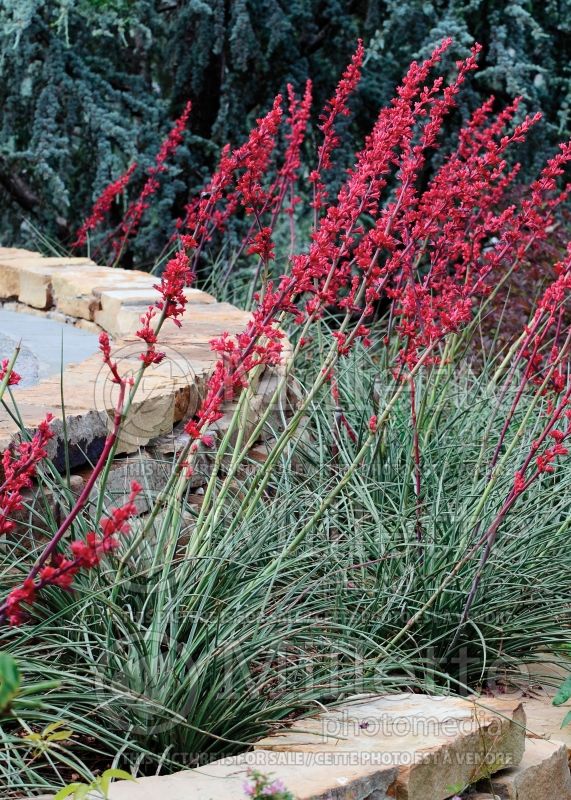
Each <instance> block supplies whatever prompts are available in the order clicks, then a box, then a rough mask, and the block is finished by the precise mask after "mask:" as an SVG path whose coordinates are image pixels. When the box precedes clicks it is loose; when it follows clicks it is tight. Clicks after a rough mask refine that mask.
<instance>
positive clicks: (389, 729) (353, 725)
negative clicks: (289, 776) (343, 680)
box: [257, 693, 525, 800]
mask: <svg viewBox="0 0 571 800" xmlns="http://www.w3.org/2000/svg"><path fill="white" fill-rule="evenodd" d="M524 727H525V715H524V712H523V709H522V705H521V703H520V702H519V701H512V700H502V699H497V698H486V699H485V701H483V700H477V701H476V700H472V699H461V698H453V697H430V696H425V695H416V694H406V693H405V694H398V695H386V696H383V697H376V698H370V699H362V700H358V701H355V702H354V703H351V704H346V705H344V706H342V707H340V708H337V709H332V710H329V711H327V712H324V713H323V714H319V715H317V716H315V717H311V718H308V719H303V720H299V721H298V722H296V723H294V725H292V726H291V727H290V728H288V729H286V730H284V731H283V733H280V734H276V735H274V736H271V737H268V738H266V739H263V740H262V741H261V742H259V743H258V745H257V747H260V748H262V749H272V750H274V751H286V752H301V753H331V754H343V753H351V752H360V753H372V752H377V753H383V754H384V756H385V758H386V759H387V763H389V764H392V765H394V766H398V767H399V772H398V778H397V780H396V782H395V784H394V786H392V787H391V791H390V792H389V794H391V792H392V795H391V796H393V797H395V798H397V800H444V799H445V798H447V797H449V796H451V795H452V794H454V792H456V791H460V790H462V789H463V788H464V787H466V786H468V785H470V784H471V783H474V782H475V781H477V780H478V779H480V778H482V777H483V776H485V775H488V774H490V773H493V772H496V771H497V770H498V769H499V768H500V767H506V766H512V765H517V764H518V763H519V762H520V760H521V758H522V756H523V750H524V739H525V736H524Z"/></svg>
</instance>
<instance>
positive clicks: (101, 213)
mask: <svg viewBox="0 0 571 800" xmlns="http://www.w3.org/2000/svg"><path fill="white" fill-rule="evenodd" d="M136 169H137V164H136V163H133V164H131V166H130V167H129V169H128V170H127V171H126V172H124V173H123V175H121V176H120V177H119V178H117V180H116V181H113V183H110V184H109V186H107V187H106V188H105V189H104V190H103V192H102V193H101V195H100V196H99V197H98V198H97V200H96V201H95V203H94V205H93V208H92V210H91V214H90V215H89V216H88V217H87V219H86V220H85V222H84V223H83V225H82V226H81V228H80V229H79V230H78V231H77V234H76V238H75V241H74V242H73V244H72V245H71V246H72V247H73V248H74V249H76V248H79V247H83V246H84V245H85V243H86V242H87V236H88V234H89V232H90V231H93V230H95V229H96V228H97V227H98V226H99V225H101V223H102V222H103V220H104V219H105V216H106V215H107V214H108V213H109V211H110V210H111V207H112V205H113V203H114V202H115V200H116V199H117V198H118V197H119V195H120V194H122V193H123V192H124V191H125V189H126V188H127V186H128V184H129V181H130V180H131V176H132V175H133V173H134V171H135V170H136Z"/></svg>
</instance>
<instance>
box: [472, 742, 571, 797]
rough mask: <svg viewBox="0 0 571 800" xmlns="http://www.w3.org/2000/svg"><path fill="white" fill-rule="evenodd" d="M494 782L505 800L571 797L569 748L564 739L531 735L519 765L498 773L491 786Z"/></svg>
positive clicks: (500, 795) (492, 779)
mask: <svg viewBox="0 0 571 800" xmlns="http://www.w3.org/2000/svg"><path fill="white" fill-rule="evenodd" d="M490 782H491V785H492V787H493V790H494V793H495V794H496V795H497V796H498V797H500V798H501V800H548V799H549V800H550V799H551V798H553V800H555V798H557V800H571V772H570V771H569V764H568V759H567V747H566V746H565V745H564V744H563V743H562V742H556V741H549V740H546V739H532V738H528V739H527V740H526V747H525V752H524V755H523V758H522V760H521V762H520V763H519V764H518V766H517V767H512V768H511V769H507V770H502V771H500V772H498V773H497V774H496V775H494V776H493V777H492V778H491V779H490V781H486V784H487V786H489V784H490ZM481 788H482V789H484V787H483V786H482V787H481Z"/></svg>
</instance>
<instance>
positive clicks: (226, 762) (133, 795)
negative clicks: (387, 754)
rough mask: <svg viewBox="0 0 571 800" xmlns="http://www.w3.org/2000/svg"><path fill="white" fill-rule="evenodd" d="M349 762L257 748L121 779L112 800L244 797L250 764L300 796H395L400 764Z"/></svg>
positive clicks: (383, 799)
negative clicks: (154, 774) (280, 755)
mask: <svg viewBox="0 0 571 800" xmlns="http://www.w3.org/2000/svg"><path fill="white" fill-rule="evenodd" d="M346 762H347V763H345V764H343V763H339V764H334V763H324V764H319V763H316V761H315V760H314V759H313V760H312V759H309V758H307V757H303V756H302V757H300V755H299V754H296V756H295V757H293V755H290V756H289V759H288V758H285V757H284V758H281V759H280V760H278V759H276V757H275V754H274V753H270V752H265V751H255V752H254V753H247V754H244V755H241V756H234V757H233V758H227V759H223V760H220V761H216V762H214V763H213V764H209V765H208V766H203V767H198V768H196V769H193V770H184V771H182V772H177V773H175V774H174V775H169V776H165V777H153V778H141V779H138V780H137V782H136V783H134V782H131V781H118V782H116V783H114V784H112V786H111V789H110V792H109V800H159V798H160V799H161V800H190V798H192V800H244V798H245V797H246V795H245V793H244V789H243V784H244V782H245V781H246V780H247V777H248V769H249V768H254V769H257V770H259V771H260V772H263V773H264V774H266V775H271V776H272V777H275V778H280V779H281V780H283V782H284V783H285V785H286V787H287V788H288V789H289V790H290V791H291V792H292V793H293V795H294V796H295V797H296V800H390V797H391V795H390V794H387V792H388V791H390V786H391V785H392V783H393V782H394V779H395V776H396V771H397V770H396V768H395V767H390V766H382V765H375V764H366V763H361V764H358V763H354V764H350V763H349V759H347V760H346Z"/></svg>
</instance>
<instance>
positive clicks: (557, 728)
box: [523, 694, 571, 756]
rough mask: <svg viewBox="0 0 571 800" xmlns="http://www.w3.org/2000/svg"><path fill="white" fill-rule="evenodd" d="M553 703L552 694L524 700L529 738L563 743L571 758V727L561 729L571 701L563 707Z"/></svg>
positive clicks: (570, 707)
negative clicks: (531, 736) (530, 736)
mask: <svg viewBox="0 0 571 800" xmlns="http://www.w3.org/2000/svg"><path fill="white" fill-rule="evenodd" d="M551 701H552V697H551V695H550V694H544V695H543V696H539V697H534V698H524V699H523V707H524V710H525V715H526V719H527V729H528V736H529V735H533V736H534V737H537V738H542V739H554V740H555V741H558V742H562V743H563V744H565V745H566V746H567V749H568V751H569V754H570V756H571V725H566V726H565V727H564V728H562V727H561V723H562V722H563V718H564V717H565V715H566V714H567V712H568V711H570V710H571V700H569V701H567V703H565V704H564V705H562V706H554V705H553V703H552V702H551Z"/></svg>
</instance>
